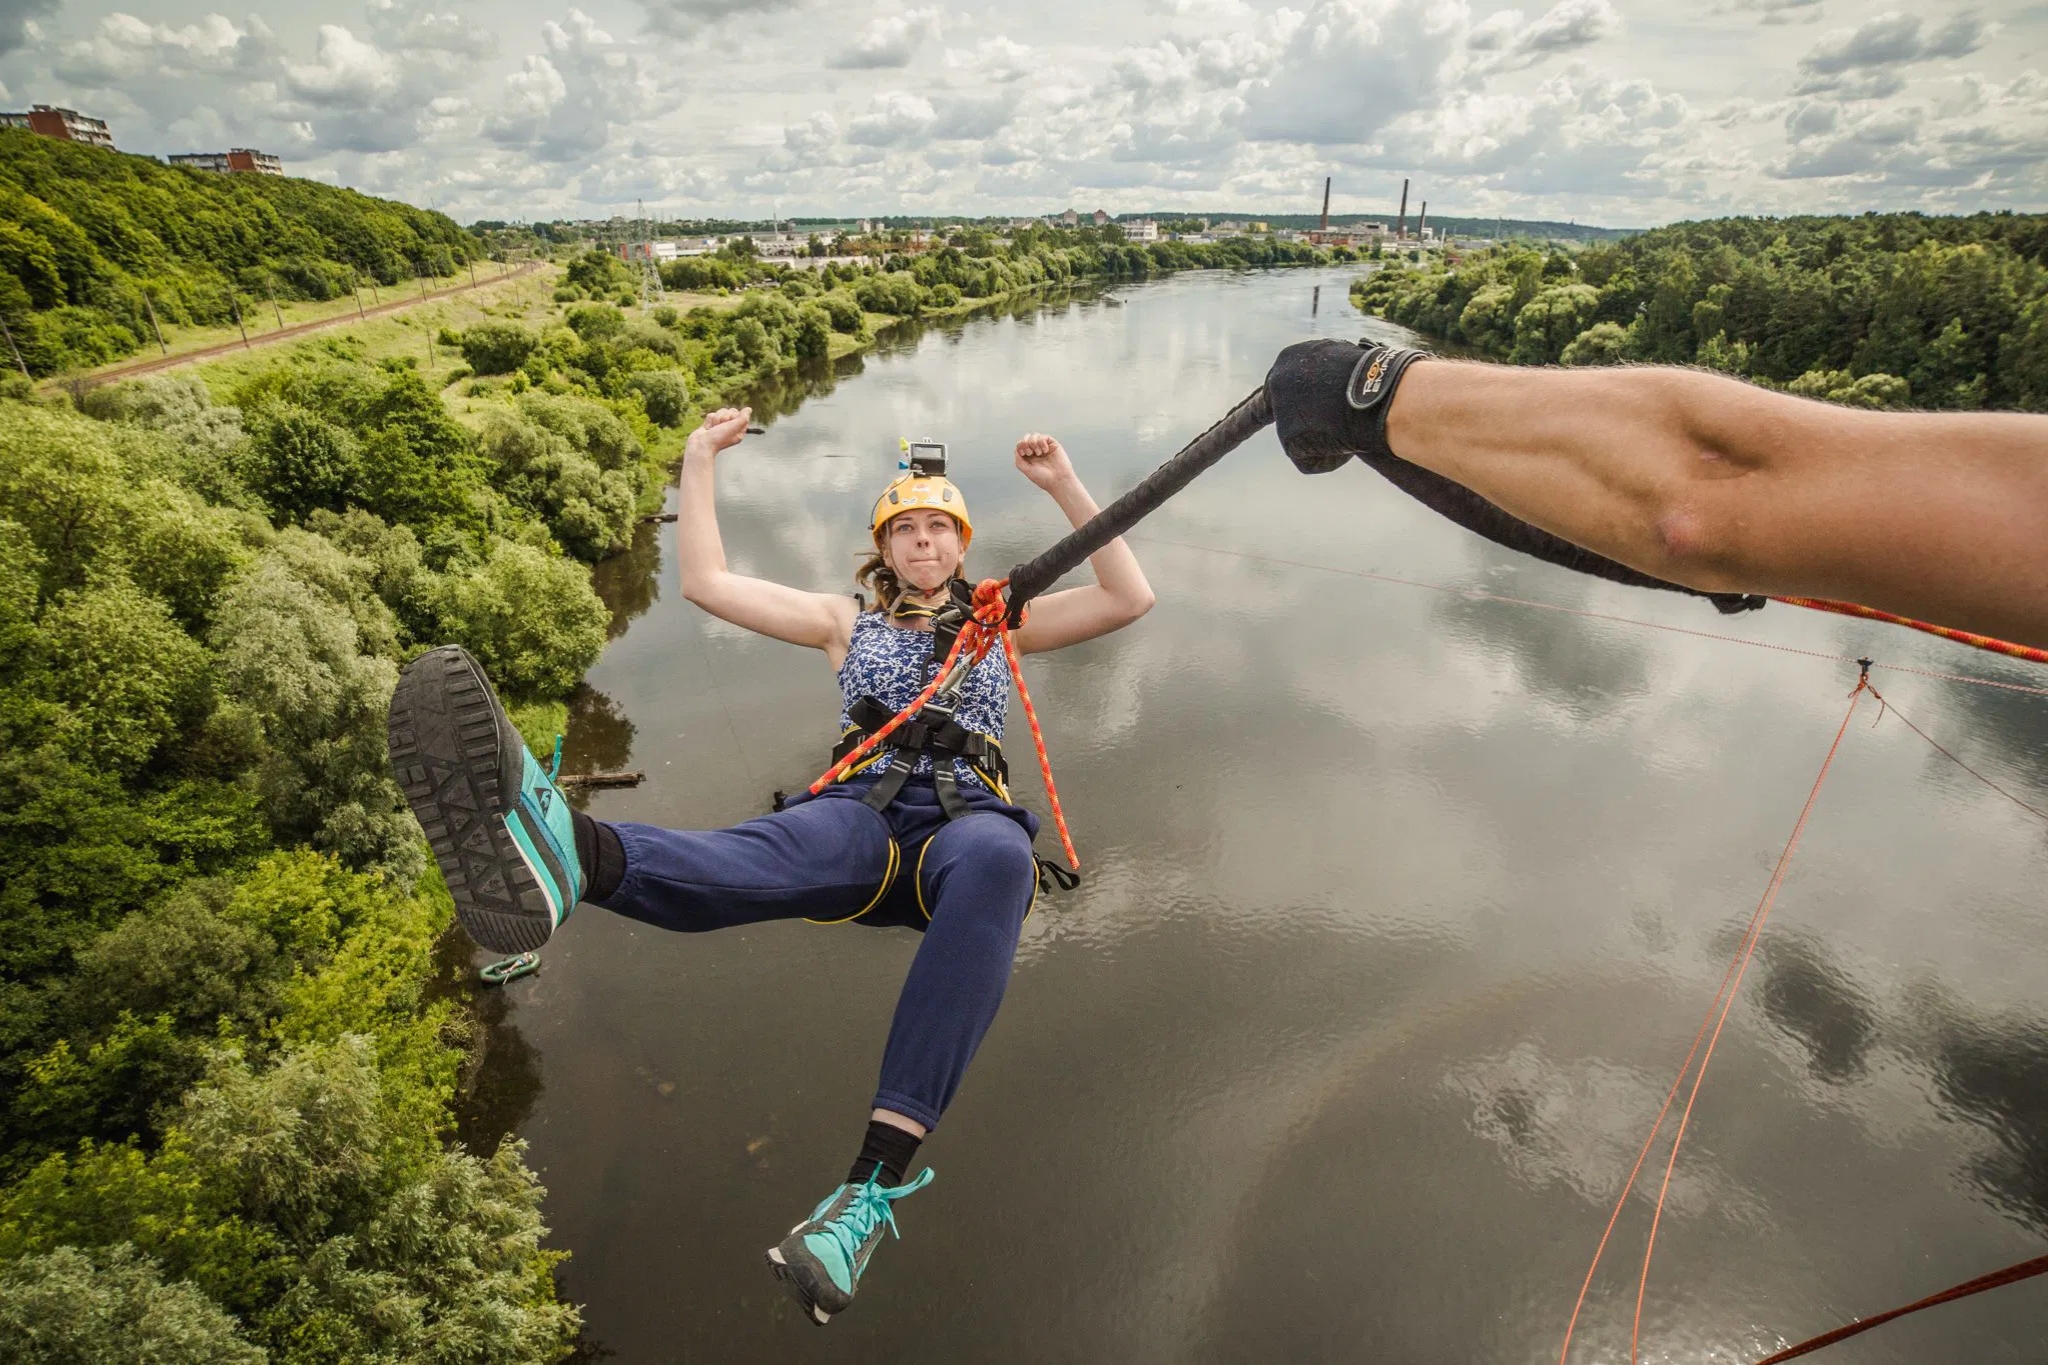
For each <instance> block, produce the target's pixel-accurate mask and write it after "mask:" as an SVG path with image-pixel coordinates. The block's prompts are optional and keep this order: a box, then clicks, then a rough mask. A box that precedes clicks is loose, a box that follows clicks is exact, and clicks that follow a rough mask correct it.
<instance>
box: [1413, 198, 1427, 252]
mask: <svg viewBox="0 0 2048 1365" xmlns="http://www.w3.org/2000/svg"><path fill="white" fill-rule="evenodd" d="M1415 240H1416V241H1418V242H1426V241H1428V240H1429V201H1428V200H1427V199H1425V200H1423V201H1422V212H1420V213H1418V214H1416V215H1415Z"/></svg>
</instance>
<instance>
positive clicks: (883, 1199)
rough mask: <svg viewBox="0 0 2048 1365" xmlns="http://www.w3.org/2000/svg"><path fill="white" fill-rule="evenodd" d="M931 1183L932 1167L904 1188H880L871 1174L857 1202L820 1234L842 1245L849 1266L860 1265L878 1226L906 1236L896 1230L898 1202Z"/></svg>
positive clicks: (856, 1194)
mask: <svg viewBox="0 0 2048 1365" xmlns="http://www.w3.org/2000/svg"><path fill="white" fill-rule="evenodd" d="M931 1183H932V1168H931V1167H929V1166H927V1167H925V1168H924V1170H923V1171H921V1172H919V1174H918V1177H917V1179H915V1180H912V1181H909V1182H907V1183H905V1184H902V1185H893V1186H891V1185H878V1184H876V1183H875V1177H874V1176H873V1175H872V1174H871V1175H869V1176H868V1178H867V1182H866V1183H865V1184H863V1185H860V1186H858V1187H857V1188H856V1189H855V1190H854V1192H853V1202H852V1203H850V1204H848V1205H847V1206H846V1209H845V1211H844V1212H843V1213H841V1214H840V1215H839V1216H838V1217H837V1218H834V1219H833V1220H832V1221H831V1222H829V1223H826V1224H825V1225H824V1226H823V1227H822V1228H821V1229H820V1231H822V1232H824V1233H825V1234H826V1235H827V1236H829V1237H831V1239H832V1240H833V1241H834V1242H836V1243H838V1244H839V1253H840V1255H842V1256H844V1257H845V1258H846V1263H847V1264H848V1265H849V1266H854V1265H858V1264H859V1257H860V1248H861V1243H863V1242H865V1241H867V1239H868V1238H869V1237H870V1236H872V1235H873V1234H874V1231H875V1228H876V1226H877V1225H878V1224H883V1223H886V1224H888V1226H889V1231H890V1232H891V1233H892V1234H893V1235H895V1236H897V1237H901V1236H902V1235H903V1233H902V1231H901V1230H900V1229H899V1228H898V1227H897V1226H896V1208H895V1204H896V1201H897V1200H899V1199H901V1198H902V1197H903V1196H904V1195H906V1194H915V1193H917V1192H918V1191H919V1190H921V1189H923V1188H924V1187H925V1186H927V1185H929V1184H931Z"/></svg>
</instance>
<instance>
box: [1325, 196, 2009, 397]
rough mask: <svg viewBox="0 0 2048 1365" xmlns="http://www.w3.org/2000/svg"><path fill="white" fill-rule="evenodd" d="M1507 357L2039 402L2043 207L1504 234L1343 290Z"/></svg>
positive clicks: (1408, 322) (1800, 385) (1401, 318)
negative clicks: (1597, 233)
mask: <svg viewBox="0 0 2048 1365" xmlns="http://www.w3.org/2000/svg"><path fill="white" fill-rule="evenodd" d="M1351 296H1352V299H1353V301H1354V302H1355V303H1356V304H1357V305H1358V307H1359V308H1360V309H1362V310H1363V311H1365V312H1368V313H1373V314H1377V315H1379V316H1382V317H1386V318H1389V319H1391V320H1393V321H1395V322H1399V323H1401V324H1403V325H1405V326H1408V327H1413V328H1414V329H1415V330H1417V331H1419V332H1421V333H1423V334H1424V335H1426V336H1429V337H1433V338H1436V339H1438V340H1442V341H1448V342H1451V343H1454V344H1456V345H1460V346H1466V347H1470V348H1472V349H1474V350H1475V351H1477V352H1479V353H1480V354H1483V355H1486V356H1490V357H1492V358H1495V359H1499V360H1506V361H1510V362H1513V363H1516V364H1531V365H1551V364H1564V365H1607V364H1619V363H1624V362H1628V361H1643V362H1652V363H1659V364H1679V365H1700V366H1704V367H1707V368H1710V369H1716V370H1721V371H1724V372H1726V373H1729V374H1733V375H1738V376H1740V377H1742V378H1745V379H1749V380H1751V381H1753V382H1756V383H1761V384H1766V385H1769V386H1772V387H1776V388H1783V389H1787V390H1789V391H1791V392H1793V393H1799V394H1804V395H1807V396H1810V397H1815V398H1824V399H1829V400H1832V401H1836V402H1844V403H1850V404H1854V405H1857V406H1862V407H1872V408H1907V407H1911V408H1928V409H1949V410H1968V409H1979V408H2019V409H2029V410H2042V409H2044V408H2048V216H2042V215H2032V214H2010V213H1999V214H1977V215H1974V216H1970V217H1961V218H1930V217H1925V216H1922V215H1920V214H1866V215H1863V216H1862V217H1857V218H1786V219H1751V218H1732V219H1722V220H1718V221H1713V222H1702V223H1680V224H1677V225H1674V226H1672V227H1667V228H1658V229H1656V230H1655V231H1652V232H1646V233H1644V234H1642V235H1641V236H1639V237H1634V238H1631V239H1629V240H1627V241H1623V242H1617V243H1613V244H1607V245H1599V246H1594V247H1589V248H1588V249H1586V250H1585V251H1582V252H1580V253H1578V254H1577V255H1576V256H1568V255H1565V254H1563V253H1561V252H1549V253H1546V252H1542V251H1538V250H1535V249H1532V248H1529V247H1526V246H1515V245H1509V246H1505V247H1500V248H1495V249H1491V250H1487V251H1480V252H1472V253H1466V254H1464V255H1462V256H1458V257H1456V258H1455V259H1448V260H1446V261H1444V262H1433V263H1431V264H1429V265H1427V266H1425V267H1424V268H1420V269H1403V268H1398V267H1397V268H1389V269H1387V270H1383V271H1381V272H1379V273H1377V274H1375V275H1373V276H1371V277H1369V278H1366V279H1362V280H1359V281H1357V282H1356V283H1354V284H1353V286H1352V291H1351Z"/></svg>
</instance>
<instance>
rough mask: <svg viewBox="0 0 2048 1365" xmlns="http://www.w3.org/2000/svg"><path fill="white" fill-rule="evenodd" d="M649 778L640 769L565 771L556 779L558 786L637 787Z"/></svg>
mask: <svg viewBox="0 0 2048 1365" xmlns="http://www.w3.org/2000/svg"><path fill="white" fill-rule="evenodd" d="M646 780H647V774H646V773H644V772H641V771H640V770H639V769H637V768H636V769H634V770H633V771H632V772H624V773H563V774H562V775H561V776H560V777H557V778H556V779H555V785H556V786H558V787H637V786H639V785H640V784H641V783H642V782H645V781H646Z"/></svg>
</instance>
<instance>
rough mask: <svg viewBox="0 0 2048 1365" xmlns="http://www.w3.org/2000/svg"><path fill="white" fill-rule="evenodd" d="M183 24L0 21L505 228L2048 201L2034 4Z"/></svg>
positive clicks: (55, 11)
mask: <svg viewBox="0 0 2048 1365" xmlns="http://www.w3.org/2000/svg"><path fill="white" fill-rule="evenodd" d="M121 2H122V0H100V3H101V4H102V5H106V4H118V3H121ZM176 2H177V3H178V4H179V5H189V6H190V8H180V9H175V10H174V9H173V8H172V7H171V5H172V0H155V3H153V4H152V5H151V6H148V7H144V6H139V5H133V4H132V0H130V4H131V8H133V9H136V10H140V11H141V17H137V15H136V14H134V13H129V12H125V11H119V10H116V11H113V12H108V11H107V10H105V9H99V10H89V9H86V8H85V7H83V6H82V5H75V4H74V5H65V4H63V3H61V0H48V3H45V0H0V78H4V80H5V82H6V85H7V87H8V88H9V89H11V90H13V91H15V92H24V91H26V92H31V93H29V94H24V95H21V96H20V97H21V98H35V99H49V100H51V101H52V102H58V103H68V104H72V105H74V106H76V107H79V108H83V109H87V110H90V111H92V112H95V113H99V114H101V115H102V116H105V117H108V118H110V120H111V121H112V122H113V123H114V126H115V133H116V137H117V138H119V139H120V141H121V145H122V146H124V147H133V148H135V149H137V150H145V151H154V152H163V151H173V150H185V149H187V148H191V147H215V146H229V145H240V146H262V147H266V148H268V149H272V150H277V151H279V152H280V153H282V154H284V155H285V156H286V158H287V161H288V163H289V164H290V165H291V168H292V169H293V170H294V172H297V173H304V174H313V175H318V176H320V177H321V178H325V179H330V180H337V181H341V182H344V183H352V184H357V185H361V186H363V187H365V188H369V189H373V190H377V191H382V192H388V193H396V194H399V195H401V196H403V197H406V198H409V199H411V200H413V201H414V202H420V203H428V202H439V203H440V204H442V205H444V206H448V207H452V208H453V209H455V211H457V212H458V213H480V214H486V215H488V216H493V217H505V216H513V215H524V216H533V215H536V214H541V215H545V214H548V213H569V214H575V215H580V214H584V213H595V214H600V215H603V214H609V213H611V212H613V211H615V210H616V209H617V207H618V205H619V204H620V202H621V201H622V200H623V201H624V202H626V203H630V202H631V200H632V199H633V198H637V197H645V198H647V199H648V201H649V203H650V205H652V204H655V203H659V202H669V203H673V204H676V205H678V206H680V205H691V206H696V207H695V208H694V209H693V211H698V212H715V213H731V214H745V213H752V214H758V213H764V212H765V211H766V210H767V208H768V206H769V204H770V203H771V202H772V201H773V200H776V199H780V201H781V202H782V205H783V207H784V209H785V210H786V211H793V212H880V211H888V210H892V209H893V210H907V211H919V210H923V211H934V210H936V211H947V212H957V211H964V212H983V211H986V212H1025V211H1039V210H1043V209H1045V208H1049V207H1056V206H1064V205H1066V204H1070V203H1071V204H1075V205H1086V206H1089V207H1093V206H1094V205H1095V204H1097V203H1100V204H1102V205H1103V206H1105V207H1109V208H1112V209H1139V208H1157V209H1169V208H1176V207H1184V208H1189V209H1204V210H1219V209H1230V210H1242V209H1250V208H1255V207H1267V208H1272V209H1275V210H1278V209H1281V208H1283V207H1284V206H1288V205H1300V206H1303V207H1306V208H1312V207H1313V206H1314V202H1315V198H1316V195H1317V193H1318V192H1319V190H1320V186H1321V180H1322V177H1323V176H1324V175H1326V174H1331V173H1334V174H1335V175H1336V177H1337V199H1336V203H1337V205H1338V206H1339V207H1340V208H1341V207H1344V206H1345V205H1346V203H1347V196H1348V201H1349V204H1350V206H1351V207H1353V208H1357V207H1366V208H1370V209H1372V210H1373V211H1375V212H1379V211H1387V212H1390V211H1391V210H1392V208H1393V204H1392V198H1393V196H1394V195H1395V194H1397V193H1398V190H1399V186H1400V177H1402V176H1404V175H1405V176H1411V177H1414V178H1415V179H1416V190H1417V197H1418V198H1419V197H1422V196H1423V195H1424V194H1426V195H1427V197H1428V198H1429V199H1430V201H1431V204H1432V213H1433V214H1437V213H1445V212H1451V213H1457V212H1465V213H1470V214H1474V215H1481V214H1486V213H1491V212H1494V211H1497V210H1498V211H1501V212H1505V213H1510V214H1515V215H1517V216H1538V217H1541V216H1555V217H1560V218H1562V217H1573V216H1575V217H1577V218H1579V219H1580V221H1587V220H1589V219H1590V220H1593V221H1605V222H1611V223H1625V224H1643V223H1649V222H1656V221H1664V220H1668V219H1670V218H1674V217H1679V216H1695V215H1699V214H1703V213H1706V214H1710V213H1714V212H1720V211H1747V212H1783V211H1799V210H1805V209H1814V208H1822V209H1830V208H1837V207H1857V208H1860V207H1864V206H1870V207H1888V206H1916V207H1925V208H1927V209H1928V210H1929V211H1949V210H1953V209H1969V208H1975V207H1979V206H1991V207H1996V206H2011V207H2014V208H2036V207H2039V206H2041V205H2042V203H2043V202H2044V201H2048V156H2044V155H2043V154H2042V153H2043V145H2042V143H2043V137H2044V134H2048V104H2044V100H2043V97H2042V88H2043V86H2044V83H2043V82H2042V81H2041V80H2040V78H2039V77H2033V76H2029V75H2026V74H2024V73H2023V67H2024V60H2023V57H2024V54H2025V53H2027V52H2028V51H2029V49H2030V48H2031V47H2035V46H2038V45H2039V44H2040V42H2041V40H2042V39H2044V38H2048V10H2044V11H2043V12H2040V13H2036V12H2034V11H2030V10H2023V9H2011V8H2010V7H2001V8H2000V9H1999V10H1998V11H1996V13H1997V15H1998V18H1999V20H2000V23H2001V24H2002V25H2003V26H2004V31H2005V33H2006V36H2007V37H2008V38H2009V39H2010V41H1999V42H1995V43H1994V42H1992V41H1991V40H1990V37H1991V34H1992V33H1993V32H1995V31H1998V30H1996V29H1994V27H1993V26H1992V25H1991V24H1990V23H1989V21H1988V15H1989V13H1990V11H1988V9H1987V11H1986V13H1985V16H1983V17H1980V16H1979V15H1978V14H1977V13H1976V12H1975V11H1967V10H1964V11H1958V10H1949V11H1945V12H1931V13H1922V14H1920V15H1918V16H1915V15H1913V14H1910V13H1908V14H1897V13H1884V14H1874V13H1872V11H1870V10H1869V9H1866V8H1863V7H1861V6H1859V7H1857V8H1855V9H1849V8H1847V6H1846V3H1844V4H1838V5H1836V6H1835V8H1836V9H1837V10H1839V11H1841V12H1842V13H1844V14H1847V15H1848V16H1850V17H1849V18H1848V19H1847V20H1846V21H1845V22H1844V23H1843V26H1842V29H1841V31H1839V32H1832V33H1828V32H1822V33H1817V34H1815V35H1813V36H1811V37H1809V38H1807V39H1806V40H1804V41H1803V42H1799V43H1789V42H1787V37H1788V36H1789V35H1787V34H1786V33H1785V32H1784V31H1783V30H1782V29H1779V28H1773V27H1770V26H1769V25H1771V24H1772V23H1774V22H1777V21H1780V20H1788V19H1789V20H1811V19H1815V18H1818V17H1819V15H1820V14H1821V11H1822V5H1821V3H1820V0H1709V5H1710V6H1713V8H1695V9H1694V10H1691V11H1686V10H1683V9H1680V10H1676V11H1673V10H1669V9H1664V10H1657V11H1655V12H1654V13H1653V11H1652V10H1651V8H1650V6H1649V4H1648V0H1514V3H1515V5H1516V7H1515V8H1513V9H1509V10H1506V11H1501V12H1495V11H1494V9H1493V6H1494V5H1496V4H1498V3H1500V0H1488V4H1487V5H1486V6H1484V7H1479V0H1146V2H1145V3H1144V4H1142V5H1127V6H1109V7H1104V6H1099V5H1084V4H1081V3H1079V0H1047V4H1046V5H1045V6H1041V7H1039V8H1038V9H1030V10H1016V9H1012V10H1008V11H1001V12H993V11H988V10H984V9H969V10H955V9H951V8H946V7H943V6H941V5H940V3H939V0H887V3H885V4H881V5H879V6H877V5H862V6H859V7H856V8H851V9H849V8H848V7H844V6H841V7H828V6H826V5H824V4H823V3H813V0H634V5H633V6H632V7H630V8H628V7H623V6H618V5H617V3H616V0H599V4H598V5H592V6H591V8H590V9H589V11H588V13H581V12H578V11H576V10H569V9H567V8H566V7H567V5H568V3H569V0H347V3H346V4H345V5H342V6H329V7H327V8H325V9H313V10H310V11H309V10H308V9H307V8H306V7H304V6H296V7H294V6H287V5H285V4H284V0H245V3H246V5H247V7H248V8H250V9H254V10H255V11H257V13H256V15H253V16H248V15H245V14H244V12H243V11H241V10H238V11H237V12H236V16H235V17H233V18H228V17H225V16H224V15H222V14H213V13H207V12H206V6H205V5H204V4H203V3H200V0H176ZM1969 2H1970V0H1964V3H1969ZM577 3H579V4H588V3H589V0H577ZM1890 3H1893V4H1896V3H1897V0H1890ZM1475 7H1478V12H1477V13H1475ZM1624 16H1629V17H1631V18H1634V19H1635V21H1634V22H1632V23H1627V24H1625V23H1624V22H1623V17H1624ZM1636 16H1640V17H1639V18H1637V17H1636ZM551 17H552V20H553V22H548V21H549V19H550V18H551ZM757 19H760V20H762V22H754V21H755V20H757ZM10 26H11V27H10ZM10 35H16V36H14V37H12V38H10ZM10 41H13V42H15V44H16V46H15V47H14V49H13V50H12V51H11V52H10V51H6V50H5V49H6V48H7V45H8V43H9V42H10ZM942 44H945V46H944V49H943V51H942V50H941V45H942ZM873 71H881V72H883V73H885V74H884V75H883V77H882V78H881V80H880V81H879V83H878V82H877V80H876V78H875V77H874V76H872V75H870V74H868V73H870V72H873Z"/></svg>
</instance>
